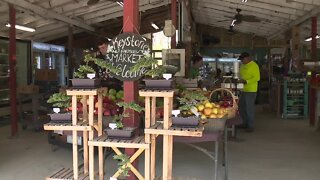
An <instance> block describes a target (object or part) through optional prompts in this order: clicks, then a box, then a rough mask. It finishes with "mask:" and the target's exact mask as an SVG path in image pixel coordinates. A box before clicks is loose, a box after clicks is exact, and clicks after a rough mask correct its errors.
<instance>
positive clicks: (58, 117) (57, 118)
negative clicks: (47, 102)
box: [49, 113, 72, 123]
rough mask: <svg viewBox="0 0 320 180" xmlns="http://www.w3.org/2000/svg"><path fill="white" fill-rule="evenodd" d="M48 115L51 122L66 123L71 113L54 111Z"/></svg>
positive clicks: (69, 119)
mask: <svg viewBox="0 0 320 180" xmlns="http://www.w3.org/2000/svg"><path fill="white" fill-rule="evenodd" d="M49 115H50V119H51V122H55V123H68V122H71V121H72V114H71V113H54V114H49Z"/></svg>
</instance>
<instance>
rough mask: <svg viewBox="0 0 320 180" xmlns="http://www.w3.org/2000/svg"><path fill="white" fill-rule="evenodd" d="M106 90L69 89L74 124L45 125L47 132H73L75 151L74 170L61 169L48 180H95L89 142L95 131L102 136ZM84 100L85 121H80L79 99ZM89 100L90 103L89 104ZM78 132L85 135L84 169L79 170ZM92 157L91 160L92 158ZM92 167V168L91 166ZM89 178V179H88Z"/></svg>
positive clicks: (91, 149) (101, 152)
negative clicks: (96, 98)
mask: <svg viewBox="0 0 320 180" xmlns="http://www.w3.org/2000/svg"><path fill="white" fill-rule="evenodd" d="M105 90H106V88H98V89H68V90H67V95H69V96H72V123H47V124H45V125H44V129H45V130H65V131H67V130H69V131H72V150H73V170H71V169H65V168H63V169H60V170H59V171H57V172H56V173H55V174H53V175H51V176H49V177H47V179H75V180H80V179H81V180H83V179H88V178H89V177H90V179H92V180H93V179H94V173H91V174H89V168H90V170H92V172H93V170H94V159H93V157H94V156H93V154H94V149H93V146H90V147H89V146H88V140H92V139H93V136H94V131H95V130H96V131H97V133H98V135H99V136H101V135H102V93H103V91H105ZM79 96H80V97H81V98H82V104H83V119H82V120H81V121H80V120H79V119H78V112H77V97H79ZM95 96H98V119H97V121H94V108H95V103H94V97H95ZM87 100H88V103H87ZM78 131H81V132H82V133H83V169H81V170H79V159H78ZM98 152H99V158H100V157H103V149H102V147H99V148H98ZM90 157H91V158H90ZM89 165H90V166H89ZM88 176H89V177H88Z"/></svg>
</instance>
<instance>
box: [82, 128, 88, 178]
mask: <svg viewBox="0 0 320 180" xmlns="http://www.w3.org/2000/svg"><path fill="white" fill-rule="evenodd" d="M83 168H84V173H85V174H86V173H88V172H89V151H88V132H87V131H83Z"/></svg>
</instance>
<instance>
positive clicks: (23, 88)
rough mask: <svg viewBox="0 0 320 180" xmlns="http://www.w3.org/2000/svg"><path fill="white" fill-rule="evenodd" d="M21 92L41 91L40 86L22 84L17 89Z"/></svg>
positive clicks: (33, 92) (32, 92)
mask: <svg viewBox="0 0 320 180" xmlns="http://www.w3.org/2000/svg"><path fill="white" fill-rule="evenodd" d="M17 91H18V93H19V94H37V93H39V86H37V85H34V84H30V85H21V86H19V87H18V89H17Z"/></svg>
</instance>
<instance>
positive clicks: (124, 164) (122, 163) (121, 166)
mask: <svg viewBox="0 0 320 180" xmlns="http://www.w3.org/2000/svg"><path fill="white" fill-rule="evenodd" d="M113 159H114V160H117V161H118V170H120V174H119V177H118V178H113V177H112V178H110V180H111V179H118V180H120V179H123V180H125V179H126V177H128V176H129V171H130V167H128V163H130V157H129V156H128V155H126V154H120V155H114V156H113Z"/></svg>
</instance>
